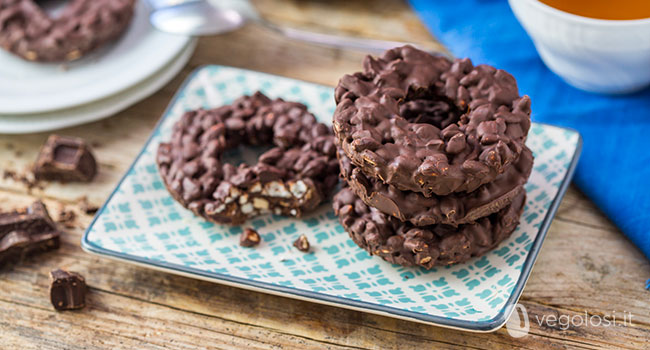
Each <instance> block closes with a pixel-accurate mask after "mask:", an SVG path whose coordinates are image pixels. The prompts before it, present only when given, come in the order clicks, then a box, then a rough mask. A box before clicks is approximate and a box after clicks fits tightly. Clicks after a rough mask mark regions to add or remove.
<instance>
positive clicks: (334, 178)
mask: <svg viewBox="0 0 650 350" xmlns="http://www.w3.org/2000/svg"><path fill="white" fill-rule="evenodd" d="M239 145H275V147H274V148H272V149H270V150H269V151H267V152H265V153H264V154H262V155H261V156H260V157H259V159H258V163H257V164H255V165H252V166H250V165H247V164H240V165H239V166H237V167H236V166H234V165H232V164H228V163H224V162H223V161H222V160H221V156H222V154H223V152H224V151H225V150H227V149H230V148H235V147H237V146H239ZM156 162H157V163H158V168H159V170H160V174H161V175H162V177H163V181H164V183H165V185H166V186H167V189H168V190H169V192H170V193H171V194H172V196H173V197H174V198H175V199H176V200H177V201H179V202H180V203H181V204H182V205H183V206H185V207H186V208H189V209H190V210H192V211H193V212H194V213H195V214H196V215H199V216H202V217H204V218H206V219H208V220H210V221H214V222H219V223H227V224H232V225H238V224H241V223H243V222H244V221H246V219H248V218H250V217H253V216H256V215H259V214H263V213H269V212H270V213H274V214H278V215H288V216H296V217H298V216H301V215H302V213H304V212H307V211H310V210H313V209H315V208H316V207H317V206H318V205H319V204H320V203H321V202H322V201H323V200H325V199H326V197H327V196H328V195H329V194H330V192H331V191H332V189H333V188H334V186H335V185H336V184H337V182H338V172H339V167H338V161H337V159H336V147H335V145H334V137H333V135H332V131H331V129H330V128H329V127H327V126H326V125H325V124H322V123H318V122H317V121H316V118H315V117H314V115H313V114H311V113H309V111H307V107H306V106H305V105H303V104H300V103H295V102H287V101H284V100H282V99H276V100H273V101H272V100H270V99H269V98H268V97H266V96H264V95H263V94H262V93H259V92H258V93H256V94H254V95H253V96H244V97H241V98H239V99H237V100H236V101H235V102H234V103H233V104H231V105H227V106H222V107H219V108H215V109H211V110H203V109H199V110H196V111H190V112H187V113H185V115H183V117H182V118H181V119H180V120H179V121H178V122H177V123H176V124H175V125H174V130H173V133H172V137H171V141H170V142H168V143H161V144H160V145H159V147H158V154H157V157H156Z"/></svg>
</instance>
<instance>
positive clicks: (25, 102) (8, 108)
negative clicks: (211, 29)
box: [0, 0, 191, 130]
mask: <svg viewBox="0 0 650 350" xmlns="http://www.w3.org/2000/svg"><path fill="white" fill-rule="evenodd" d="M150 11H151V9H150V7H149V5H147V3H146V1H144V0H140V1H138V2H137V6H136V11H135V15H134V17H133V21H132V23H131V24H130V26H129V28H128V29H127V31H126V33H124V35H123V36H122V38H120V39H119V40H118V41H116V42H115V43H112V44H110V45H107V46H106V47H103V48H101V49H99V50H97V51H95V52H92V53H90V54H89V55H87V56H86V57H84V58H82V59H80V60H78V61H74V62H70V63H66V64H60V63H54V64H52V63H37V62H29V61H25V60H23V59H20V58H18V57H16V56H14V55H12V54H10V53H9V52H6V51H4V50H0V114H34V113H42V112H50V111H54V110H58V109H64V108H70V107H74V106H79V105H82V104H87V103H90V102H93V101H97V100H100V99H103V98H106V97H107V96H111V95H114V94H116V93H118V92H120V91H123V90H125V89H128V88H129V87H131V86H134V85H136V84H138V83H140V82H142V81H144V80H145V79H147V78H149V77H150V76H152V75H153V74H155V73H156V72H158V71H160V70H161V69H162V68H163V67H165V65H167V64H168V63H169V62H170V61H172V60H174V59H175V58H176V57H178V55H179V54H180V53H181V52H182V51H183V49H185V48H186V47H187V45H188V43H189V42H190V40H191V38H189V37H186V36H180V35H171V34H166V33H163V32H160V31H157V30H155V29H154V28H153V27H152V26H151V25H150V24H149V12H150ZM0 130H1V129H0Z"/></svg>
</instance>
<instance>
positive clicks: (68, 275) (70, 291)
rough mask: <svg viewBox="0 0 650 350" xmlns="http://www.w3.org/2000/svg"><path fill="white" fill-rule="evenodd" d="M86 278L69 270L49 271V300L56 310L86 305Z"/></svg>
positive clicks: (79, 307)
mask: <svg viewBox="0 0 650 350" xmlns="http://www.w3.org/2000/svg"><path fill="white" fill-rule="evenodd" d="M86 291H87V290H86V279H85V278H84V277H83V276H82V275H80V274H78V273H76V272H71V271H66V270H62V269H56V270H53V271H51V272H50V301H51V302H52V306H54V308H55V309H57V310H74V309H81V308H83V307H85V306H86Z"/></svg>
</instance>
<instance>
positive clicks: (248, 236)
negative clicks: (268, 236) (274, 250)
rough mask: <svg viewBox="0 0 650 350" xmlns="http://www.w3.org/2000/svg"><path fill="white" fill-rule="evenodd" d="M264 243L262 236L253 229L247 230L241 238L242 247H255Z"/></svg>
mask: <svg viewBox="0 0 650 350" xmlns="http://www.w3.org/2000/svg"><path fill="white" fill-rule="evenodd" d="M261 241H262V238H261V237H260V234H259V233H257V231H255V230H253V229H252V228H247V229H245V230H244V232H242V234H241V236H239V245H240V246H242V247H249V248H250V247H254V246H256V245H258V244H260V242H261Z"/></svg>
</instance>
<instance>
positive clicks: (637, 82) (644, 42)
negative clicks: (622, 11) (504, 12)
mask: <svg viewBox="0 0 650 350" xmlns="http://www.w3.org/2000/svg"><path fill="white" fill-rule="evenodd" d="M508 2H509V3H510V7H511V8H512V11H513V12H514V13H515V16H516V17H517V19H518V20H519V22H520V23H521V25H522V26H523V27H524V29H526V32H528V35H530V37H531V38H532V39H533V43H534V44H535V47H536V48H537V52H538V53H539V55H540V56H541V58H542V60H543V61H544V63H545V64H546V66H548V68H549V69H551V70H552V71H553V72H555V73H556V74H557V75H559V76H560V77H562V78H563V79H564V80H565V81H566V82H567V83H569V84H571V85H573V86H575V87H577V88H579V89H583V90H586V91H591V92H598V93H608V94H623V93H629V92H634V91H637V90H640V89H642V88H644V87H646V86H648V85H650V18H646V19H639V20H604V19H594V18H587V17H582V16H578V15H574V14H571V13H567V12H564V11H560V10H558V9H555V8H553V7H550V6H548V5H546V4H543V3H541V2H539V1H538V0H508ZM615 3H616V2H614V1H612V4H613V5H614V4H615Z"/></svg>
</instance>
